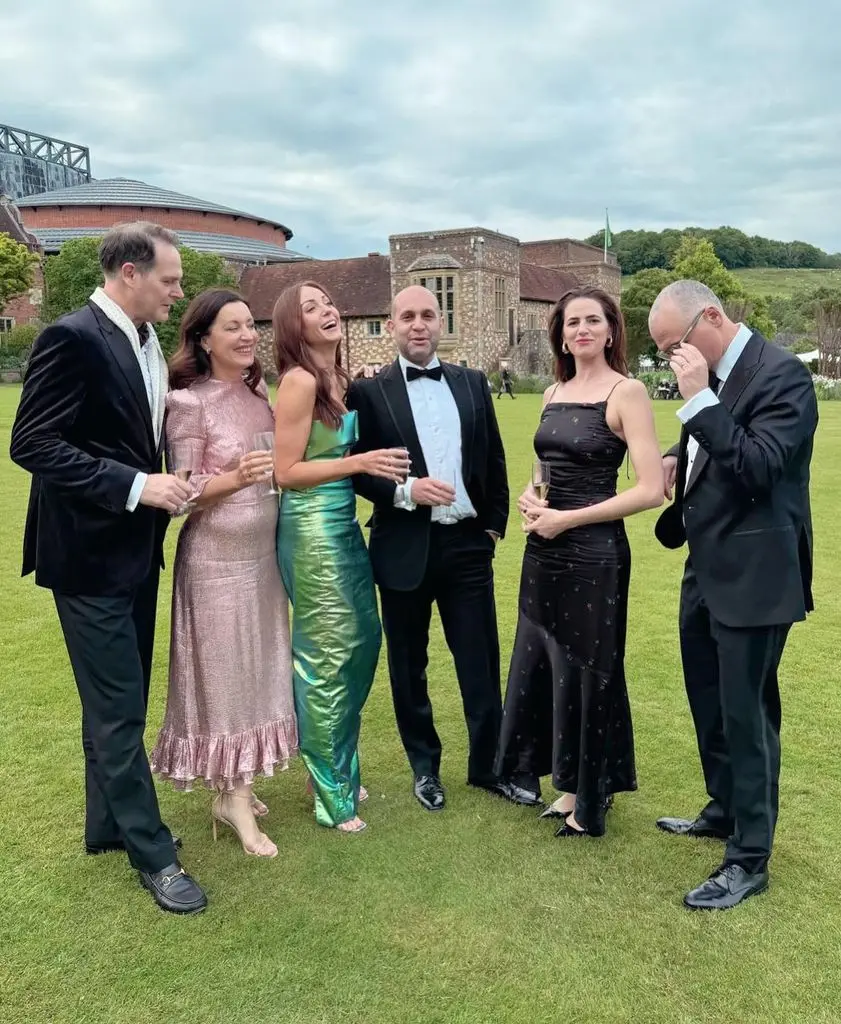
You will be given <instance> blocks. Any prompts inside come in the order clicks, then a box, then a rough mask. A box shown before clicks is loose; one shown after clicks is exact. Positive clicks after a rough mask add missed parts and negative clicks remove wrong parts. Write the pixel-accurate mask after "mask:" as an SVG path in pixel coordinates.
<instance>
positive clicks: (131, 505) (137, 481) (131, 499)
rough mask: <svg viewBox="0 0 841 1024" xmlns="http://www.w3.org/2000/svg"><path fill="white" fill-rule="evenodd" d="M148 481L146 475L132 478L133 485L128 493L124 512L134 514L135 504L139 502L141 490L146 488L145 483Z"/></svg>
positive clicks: (139, 474) (141, 474)
mask: <svg viewBox="0 0 841 1024" xmlns="http://www.w3.org/2000/svg"><path fill="white" fill-rule="evenodd" d="M148 479H149V476H148V474H147V473H138V474H137V476H136V477H135V478H134V483H133V484H132V485H131V490H130V491H129V492H128V500H127V501H126V511H127V512H134V510H135V509H136V508H137V504H138V502H139V501H140V495H141V494H142V493H143V488H144V487H145V486H146V481H147V480H148Z"/></svg>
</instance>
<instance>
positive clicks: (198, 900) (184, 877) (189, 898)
mask: <svg viewBox="0 0 841 1024" xmlns="http://www.w3.org/2000/svg"><path fill="white" fill-rule="evenodd" d="M137 873H138V875H139V876H140V884H141V885H142V886H143V888H144V889H148V890H149V892H150V893H151V895H152V899H153V900H154V901H155V903H157V904H158V906H159V907H160V908H161V910H166V911H168V912H169V913H170V914H198V913H200V912H201V911H202V910H204V909H205V907H206V906H207V896H205V894H204V890H203V889H202V887H201V886H200V885H199V884H198V882H197V881H196V880H195V879H194V878H191V877H190V875H188V874H187V872H186V871H185V870H184V868H182V867H181V865H180V864H179V863H178V862H177V861H176V862H175V863H174V864H168V865H167V866H166V867H165V868H162V869H161V870H160V871H138V872H137Z"/></svg>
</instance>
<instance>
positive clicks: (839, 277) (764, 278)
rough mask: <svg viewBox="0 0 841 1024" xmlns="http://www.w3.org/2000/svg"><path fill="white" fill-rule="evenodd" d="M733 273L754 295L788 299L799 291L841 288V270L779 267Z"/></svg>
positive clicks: (748, 269) (748, 268)
mask: <svg viewBox="0 0 841 1024" xmlns="http://www.w3.org/2000/svg"><path fill="white" fill-rule="evenodd" d="M733 273H734V274H735V275H736V277H738V278H739V280H740V281H741V282H742V283H743V284H744V286H745V288H747V290H748V291H749V292H752V293H753V294H754V295H782V296H784V297H788V296H790V295H794V293H795V292H799V291H811V290H812V289H813V288H820V287H821V286H826V287H829V288H839V287H841V270H812V269H803V270H785V269H782V268H778V267H747V268H746V269H744V270H734V271H733Z"/></svg>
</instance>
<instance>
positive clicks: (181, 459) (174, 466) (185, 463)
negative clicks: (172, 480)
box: [166, 439, 198, 484]
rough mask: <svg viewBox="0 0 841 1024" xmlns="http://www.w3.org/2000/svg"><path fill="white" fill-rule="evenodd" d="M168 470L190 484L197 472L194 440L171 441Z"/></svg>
mask: <svg viewBox="0 0 841 1024" xmlns="http://www.w3.org/2000/svg"><path fill="white" fill-rule="evenodd" d="M166 463H167V469H168V470H169V472H170V473H171V474H172V475H173V476H174V477H177V478H178V479H179V480H183V481H184V483H185V484H186V483H188V482H189V480H190V477H191V476H192V475H193V473H194V472H195V471H196V470H197V468H198V467H197V466H196V453H195V446H194V445H193V442H192V440H189V439H188V440H183V441H171V442H170V444H169V448H168V451H167V459H166Z"/></svg>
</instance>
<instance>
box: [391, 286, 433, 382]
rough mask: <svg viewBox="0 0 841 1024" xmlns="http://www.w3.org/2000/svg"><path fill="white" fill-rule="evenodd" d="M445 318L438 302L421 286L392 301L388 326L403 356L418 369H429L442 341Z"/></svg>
mask: <svg viewBox="0 0 841 1024" xmlns="http://www.w3.org/2000/svg"><path fill="white" fill-rule="evenodd" d="M442 328H443V318H442V316H441V307H440V306H439V305H438V299H437V298H436V297H435V295H433V293H432V292H431V291H430V290H429V289H428V288H424V287H423V286H422V285H419V284H412V285H409V287H408V288H404V289H403V290H402V291H399V292H398V293H397V294H396V295H395V296H394V298H393V299H392V300H391V317H390V319H389V321H388V323H387V324H386V329H387V330H388V333H389V334H390V335H391V336H392V338H394V341H395V343H396V345H397V348H398V350H399V351H400V354H401V355H402V356H403V357H404V358H405V359H407V360H408V361H409V362H410V363H414V364H415V365H416V366H426V365H427V364H428V363H429V362H430V361H431V359H432V357H433V356H434V355H435V351H436V349H437V348H438V342H439V341H440V340H441V330H442Z"/></svg>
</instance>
